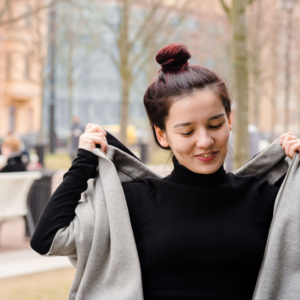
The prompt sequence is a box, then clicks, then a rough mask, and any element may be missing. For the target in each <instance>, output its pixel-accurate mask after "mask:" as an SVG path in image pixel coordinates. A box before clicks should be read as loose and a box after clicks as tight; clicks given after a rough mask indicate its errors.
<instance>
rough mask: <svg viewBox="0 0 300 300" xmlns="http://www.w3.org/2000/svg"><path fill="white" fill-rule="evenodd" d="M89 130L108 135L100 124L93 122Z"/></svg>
mask: <svg viewBox="0 0 300 300" xmlns="http://www.w3.org/2000/svg"><path fill="white" fill-rule="evenodd" d="M87 132H101V133H103V134H104V135H106V131H105V130H104V129H103V128H102V127H100V126H99V125H98V124H92V126H90V127H89V129H88V130H87Z"/></svg>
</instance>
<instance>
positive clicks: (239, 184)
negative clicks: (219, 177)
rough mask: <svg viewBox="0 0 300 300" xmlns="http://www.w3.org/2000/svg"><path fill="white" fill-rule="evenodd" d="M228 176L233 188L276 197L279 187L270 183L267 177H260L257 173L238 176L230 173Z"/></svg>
mask: <svg viewBox="0 0 300 300" xmlns="http://www.w3.org/2000/svg"><path fill="white" fill-rule="evenodd" d="M228 178H229V181H230V183H231V185H232V186H233V188H236V189H241V190H244V191H247V192H251V191H252V192H255V193H257V194H258V195H261V196H266V195H269V196H270V197H272V198H274V197H276V195H277V193H278V190H279V188H278V187H277V186H274V185H271V184H269V182H268V181H267V180H266V179H262V178H259V177H257V176H255V175H246V176H236V175H234V174H233V173H228Z"/></svg>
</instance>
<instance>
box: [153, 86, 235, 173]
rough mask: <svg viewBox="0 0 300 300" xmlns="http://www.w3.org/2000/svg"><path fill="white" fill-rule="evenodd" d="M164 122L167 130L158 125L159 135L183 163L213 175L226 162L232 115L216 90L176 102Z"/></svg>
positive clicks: (190, 168) (159, 138) (200, 171)
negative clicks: (228, 114)
mask: <svg viewBox="0 0 300 300" xmlns="http://www.w3.org/2000/svg"><path fill="white" fill-rule="evenodd" d="M165 125H166V130H165V131H162V130H160V129H159V128H157V127H155V130H156V135H157V138H158V140H159V142H160V144H161V145H162V146H163V147H168V146H170V147H171V149H172V151H173V153H174V155H175V156H176V158H177V160H178V162H179V163H180V164H181V165H183V166H185V167H186V168H188V169H189V170H191V171H193V172H195V173H199V174H211V173H214V172H216V171H217V170H218V169H219V168H220V167H221V165H222V164H223V163H224V160H225V158H226V155H227V151H228V140H229V136H230V130H231V118H230V117H229V118H227V116H226V113H225V108H224V106H223V104H222V102H221V99H220V98H219V96H218V95H217V94H216V93H214V92H213V91H211V90H203V91H199V92H197V93H195V94H194V95H192V96H187V97H185V98H183V99H181V100H178V101H177V102H175V103H174V104H173V105H172V106H171V108H170V110H169V116H168V118H167V121H166V124H165Z"/></svg>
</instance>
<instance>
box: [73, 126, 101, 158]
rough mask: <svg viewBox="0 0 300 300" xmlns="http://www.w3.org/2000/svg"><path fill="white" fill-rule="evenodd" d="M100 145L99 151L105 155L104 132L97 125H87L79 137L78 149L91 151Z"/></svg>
mask: <svg viewBox="0 0 300 300" xmlns="http://www.w3.org/2000/svg"><path fill="white" fill-rule="evenodd" d="M96 144H100V146H101V150H102V151H103V152H104V153H107V140H106V132H105V130H104V129H103V128H101V127H100V126H99V125H97V124H91V123H89V124H87V126H86V128H85V132H84V133H83V134H82V135H81V136H80V137H79V148H82V149H85V150H88V151H92V150H93V149H95V148H96Z"/></svg>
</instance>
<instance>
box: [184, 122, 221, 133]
mask: <svg viewBox="0 0 300 300" xmlns="http://www.w3.org/2000/svg"><path fill="white" fill-rule="evenodd" d="M222 125H223V123H221V124H220V125H218V126H210V128H211V129H218V128H220V127H221V126H222ZM193 131H194V130H192V131H190V132H188V133H182V135H184V136H187V135H190V134H191V133H192V132H193Z"/></svg>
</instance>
